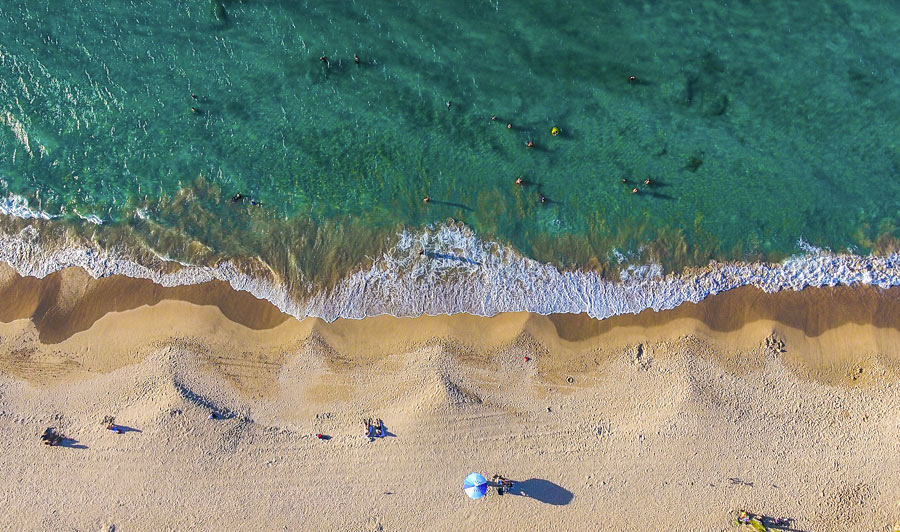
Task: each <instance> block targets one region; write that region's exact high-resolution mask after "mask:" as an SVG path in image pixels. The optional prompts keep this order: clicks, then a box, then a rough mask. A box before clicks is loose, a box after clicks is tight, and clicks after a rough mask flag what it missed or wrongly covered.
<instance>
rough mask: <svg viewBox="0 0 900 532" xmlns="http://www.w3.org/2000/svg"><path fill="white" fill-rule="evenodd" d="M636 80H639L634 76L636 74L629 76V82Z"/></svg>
mask: <svg viewBox="0 0 900 532" xmlns="http://www.w3.org/2000/svg"><path fill="white" fill-rule="evenodd" d="M635 81H637V78H636V77H634V76H628V83H634V82H635Z"/></svg>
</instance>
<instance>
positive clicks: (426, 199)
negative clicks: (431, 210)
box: [422, 196, 431, 203]
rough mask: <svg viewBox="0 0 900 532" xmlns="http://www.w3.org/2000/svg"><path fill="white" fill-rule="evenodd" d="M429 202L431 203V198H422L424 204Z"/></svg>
mask: <svg viewBox="0 0 900 532" xmlns="http://www.w3.org/2000/svg"><path fill="white" fill-rule="evenodd" d="M429 201H431V198H429V197H428V196H425V197H424V198H422V202H424V203H428V202H429Z"/></svg>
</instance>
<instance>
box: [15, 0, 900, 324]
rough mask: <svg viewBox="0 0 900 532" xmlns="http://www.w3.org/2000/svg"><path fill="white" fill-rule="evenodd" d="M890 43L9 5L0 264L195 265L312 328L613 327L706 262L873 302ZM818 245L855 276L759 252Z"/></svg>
mask: <svg viewBox="0 0 900 532" xmlns="http://www.w3.org/2000/svg"><path fill="white" fill-rule="evenodd" d="M897 28H900V10H897V9H896V5H895V4H894V3H892V2H888V1H881V2H879V1H853V2H849V1H848V2H823V3H812V2H775V1H772V2H740V3H738V2H727V3H726V2H713V1H703V2H681V1H671V2H653V1H647V2H596V1H584V0H579V1H568V2H566V1H563V2H532V1H518V2H508V1H503V0H494V1H488V0H485V1H477V2H476V1H453V2H450V1H444V0H436V1H433V2H424V3H423V2H383V1H366V2H354V1H332V2H303V1H286V0H285V1H264V0H244V1H229V0H212V1H209V0H202V1H197V2H175V1H155V2H151V1H121V2H95V1H87V0H82V1H78V0H75V1H66V2H63V1H58V0H50V1H47V2H29V1H26V0H6V1H5V2H3V3H2V4H0V213H3V217H2V220H0V227H2V228H3V229H4V231H5V234H6V235H7V236H6V239H5V240H4V241H3V242H5V244H3V245H4V246H5V251H2V250H0V255H2V256H3V257H5V260H8V261H10V262H13V263H14V264H15V265H16V266H17V268H18V269H20V271H24V272H31V271H32V270H33V271H39V272H45V271H47V270H48V269H53V268H58V267H62V266H65V265H69V264H80V265H83V263H85V262H91V264H90V268H89V269H91V271H92V272H93V273H95V274H97V275H106V274H110V273H129V272H137V273H135V274H136V275H142V276H150V277H154V276H156V275H157V274H159V272H169V273H171V270H172V266H171V263H172V262H173V261H176V262H180V263H181V264H182V265H184V266H183V268H186V269H185V270H184V271H185V272H187V271H188V270H187V269H189V268H200V270H190V271H191V272H194V273H191V274H187V273H185V274H184V275H183V276H182V278H178V279H174V278H169V279H168V281H167V282H170V283H175V282H195V281H197V280H198V279H202V278H204V277H203V275H199V274H197V275H195V273H196V272H199V271H206V272H207V273H208V272H209V271H210V270H209V268H213V269H216V268H218V269H216V270H215V273H214V274H209V275H213V276H216V277H219V278H227V279H228V280H230V281H232V282H233V283H232V284H240V285H241V286H242V287H244V288H246V289H251V288H252V290H251V291H254V292H255V293H257V294H258V295H259V294H262V295H264V296H265V297H270V298H272V299H277V300H279V301H280V302H281V303H282V306H290V304H288V303H287V302H289V301H292V302H293V303H294V304H297V305H299V306H298V307H297V309H298V310H296V312H295V313H297V314H307V313H312V314H317V315H322V314H323V313H324V314H327V316H328V317H336V316H340V315H347V316H354V317H358V316H360V315H365V314H372V313H380V312H388V313H391V312H393V313H398V314H410V313H412V314H414V313H418V312H431V313H434V312H455V311H467V312H477V313H491V312H495V311H499V310H523V309H529V310H539V311H547V312H550V311H590V309H591V308H596V306H597V305H598V304H600V303H598V300H599V299H603V302H602V305H606V307H604V308H609V309H612V311H611V313H615V311H616V309H619V308H620V306H618V303H616V302H615V301H613V300H615V299H616V298H620V299H621V298H630V299H631V300H632V303H633V304H632V303H629V304H628V305H625V307H621V308H626V307H627V309H631V310H634V309H637V308H639V307H641V306H659V305H658V302H654V301H656V300H653V298H652V297H651V296H650V295H648V294H649V293H651V292H653V291H654V290H657V289H658V287H656V288H655V286H656V285H653V284H652V283H649V284H648V281H647V279H651V278H652V279H661V278H662V277H661V276H662V275H665V274H668V273H674V274H676V276H683V275H682V274H684V272H685V268H686V267H695V266H706V265H707V264H708V263H709V261H711V260H714V261H717V262H718V263H719V264H720V265H725V266H721V267H719V269H718V270H717V271H719V272H720V275H724V276H725V277H729V278H733V277H734V276H737V277H742V276H743V277H742V278H744V279H746V278H748V276H749V277H753V276H756V277H755V278H759V279H768V281H766V282H770V281H771V279H772V276H770V275H769V274H767V273H766V272H765V270H766V268H768V269H770V270H771V271H772V272H775V273H774V274H772V275H774V276H775V277H778V276H782V277H780V278H781V279H782V281H783V282H781V281H779V282H780V284H779V282H775V284H774V285H772V288H779V287H784V286H797V285H802V284H803V283H806V282H807V280H805V279H801V280H799V281H798V280H797V279H796V278H793V279H792V280H784V276H785V275H786V276H787V277H791V276H792V275H793V276H796V275H810V274H812V277H813V279H812V280H809V281H808V282H811V283H813V284H816V283H818V284H834V283H839V282H856V281H862V282H878V283H880V284H896V282H898V281H900V272H895V271H894V270H895V268H894V263H893V262H892V260H893V259H892V257H894V255H893V252H894V251H895V250H896V249H897V246H896V242H897V237H900V209H898V207H900V78H898V69H900V47H898V46H897V35H898V33H897ZM355 55H356V56H358V58H359V62H358V63H357V62H356V61H355V60H354V56H355ZM323 56H324V57H325V58H327V60H325V61H323V60H321V59H320V58H321V57H323ZM448 102H449V105H448ZM492 117H496V119H494V120H492ZM507 124H510V125H511V127H507ZM554 127H556V128H559V135H552V134H551V129H552V128H554ZM528 141H532V142H533V143H534V147H532V148H529V147H527V144H526V143H527V142H528ZM517 178H521V179H522V183H521V184H518V185H517V184H516V182H515V181H516V179H517ZM647 180H649V184H646V181H647ZM634 189H636V190H637V192H636V193H633V192H632V191H633V190H634ZM237 194H240V198H241V199H240V200H239V201H232V199H233V198H235V196H236V195H237ZM426 196H427V197H428V198H430V201H429V202H428V203H426V202H424V201H423V198H424V197H426ZM541 198H544V201H543V202H542V201H541ZM23 231H24V232H23ZM26 234H27V238H25V237H24V236H23V235H26ZM23 242H25V243H23ZM26 248H27V249H26ZM75 248H78V250H80V251H77V252H76V250H75ZM822 248H824V249H827V250H832V251H834V252H835V253H849V254H851V257H850V258H849V259H846V260H849V261H850V262H852V263H853V266H852V268H851V269H852V271H853V272H855V273H853V274H852V275H849V276H848V275H846V272H845V271H844V270H842V268H845V267H846V264H844V265H843V266H839V267H838V266H833V267H830V268H831V269H828V268H829V267H827V266H822V264H821V262H820V263H816V265H815V266H812V267H810V266H808V265H805V266H803V267H799V266H797V265H796V262H791V263H790V265H789V267H785V266H784V263H783V262H782V261H784V260H785V259H786V258H787V257H790V256H796V255H798V254H800V255H803V254H806V255H809V254H815V253H820V252H819V251H816V249H822ZM811 250H812V251H811ZM420 251H421V252H422V253H421V254H419V252H420ZM79 253H81V254H80V255H79ZM871 253H874V254H876V257H875V258H871V259H864V257H867V256H868V255H869V254H871ZM97 257H102V258H103V259H102V260H99V259H97ZM879 257H880V259H879ZM162 259H164V260H165V261H168V262H169V263H170V264H168V265H166V264H163V263H162V262H161V260H162ZM532 259H533V260H532ZM841 260H844V259H841ZM866 260H873V261H876V262H877V260H882V262H881V263H878V264H879V265H878V266H877V267H874V269H875V270H878V271H879V275H880V276H875V277H877V279H876V278H874V277H866V274H864V273H863V274H860V273H859V272H865V271H871V270H873V266H872V265H871V263H866V262H865V261H866ZM885 260H886V261H888V262H883V261H885ZM126 262H127V263H128V264H129V266H128V267H125V266H123V264H125V263H126ZM26 263H30V264H31V266H28V264H26ZM38 263H40V264H38ZM225 264H227V265H228V267H227V268H225V267H224V266H223V265H225ZM741 264H751V265H753V266H752V268H753V273H752V274H749V273H747V272H744V273H735V271H732V270H728V271H727V272H726V273H721V272H722V271H725V270H722V268H726V269H727V267H739V265H741ZM842 264H843V263H842ZM728 265H730V266H728ZM29 268H31V269H29ZM142 268H143V269H142ZM203 268H207V270H203ZM229 268H230V269H229ZM785 268H788V269H790V268H799V271H800V272H801V273H791V274H785V273H784V272H785ZM823 268H824V270H823ZM226 270H227V271H226ZM688 271H694V270H693V269H690V270H688ZM791 271H793V270H791ZM154 272H156V273H154ZM841 272H844V273H841ZM354 275H356V277H353V276H354ZM360 275H362V277H360ZM684 275H687V274H684ZM860 275H861V276H860ZM229 276H230V277H229ZM236 276H241V279H242V280H241V281H240V282H237V281H235V279H236V278H237V277H236ZM351 277H352V279H351ZM636 278H640V279H642V280H643V281H642V282H644V284H643V285H642V287H641V288H640V289H639V290H644V291H646V292H647V294H640V293H638V294H635V293H634V290H635V289H634V288H631V289H629V290H628V291H627V293H626V292H624V291H621V290H620V291H616V290H615V289H614V287H615V286H620V285H617V284H616V283H622V282H626V281H629V280H631V281H632V282H633V281H634V279H636ZM679 278H681V277H679ZM684 278H685V279H687V277H684ZM263 281H264V282H265V283H267V285H266V286H267V287H268V288H265V289H263V288H260V286H261V285H260V284H259V283H262V282H263ZM660 282H662V281H660ZM760 282H762V281H760ZM254 283H256V284H254ZM392 283H393V284H392ZM560 283H561V284H560ZM572 283H574V284H572ZM691 283H694V285H696V284H697V281H696V280H693V281H692V280H690V279H688V280H687V281H685V283H683V284H682V285H678V286H677V287H675V288H672V287H671V286H670V287H669V288H667V290H669V291H670V292H671V291H672V290H675V291H679V290H681V291H684V290H687V288H685V286H688V287H689V286H691ZM716 283H719V284H716ZM701 284H702V285H703V287H702V288H699V289H697V291H696V293H695V292H691V294H694V295H690V296H686V295H684V294H682V296H683V297H682V298H681V299H692V298H693V299H696V298H697V297H700V295H698V294H702V293H704V291H705V292H715V291H717V290H720V289H726V288H728V287H729V286H732V285H733V284H734V283H732V284H729V282H727V281H726V280H723V279H719V278H713V279H710V278H705V280H704V281H702V283H701ZM276 285H277V287H280V288H278V290H281V291H282V292H284V293H280V292H279V294H280V295H277V296H276V295H273V294H274V292H275V291H277V290H276V289H275V288H274V287H276ZM775 285H778V286H775ZM767 286H768V285H767ZM404 290H405V292H404ZM688 291H690V290H688ZM557 292H559V293H560V294H562V295H559V297H556V298H555V297H554V295H553V294H554V293H557ZM410 293H412V294H416V295H418V296H419V297H421V298H423V299H424V300H425V301H423V302H420V303H417V304H414V305H411V306H410V304H409V303H408V300H409V299H410V298H409V294H410ZM548 293H549V295H548ZM403 294H405V295H403ZM670 296H672V294H671V293H668V295H667V296H666V298H670ZM672 297H674V299H667V301H675V300H677V299H678V297H675V296H672ZM335 298H337V299H340V301H339V302H335V301H336V299H335ZM535 298H537V299H540V302H539V303H534V302H533V301H531V300H532V299H535ZM598 298H599V299H598ZM647 298H649V299H647ZM645 299H646V300H645ZM354 301H356V302H359V301H368V303H365V304H362V306H359V305H356V304H355V303H354ZM641 301H643V302H641ZM329 302H330V303H329ZM329 305H330V306H329ZM629 305H631V306H629ZM323 306H329V309H330V310H329V311H328V312H324V311H322V310H321V309H322V308H323ZM351 307H352V310H350V309H351ZM593 313H594V314H596V315H601V314H604V313H603V312H596V311H595V312H593ZM606 313H607V314H608V313H610V312H606Z"/></svg>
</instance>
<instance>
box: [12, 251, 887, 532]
mask: <svg viewBox="0 0 900 532" xmlns="http://www.w3.org/2000/svg"><path fill="white" fill-rule="evenodd" d="M0 322H2V323H0V479H2V482H0V488H2V489H0V503H2V504H0V507H2V509H3V512H2V514H0V528H3V529H8V530H110V529H115V530H128V531H130V530H167V529H170V530H342V531H343V530H364V531H365V530H386V531H393V530H463V529H481V528H485V529H488V530H640V531H643V530H701V531H705V530H711V531H719V530H723V531H728V530H742V529H741V528H740V527H738V526H737V525H735V524H734V515H735V514H736V512H737V511H738V510H740V509H747V510H749V511H752V512H756V513H763V514H766V515H769V516H777V517H788V518H791V519H793V522H792V525H791V527H790V528H791V529H793V530H804V531H816V532H818V531H830V530H835V531H837V530H842V531H843V530H859V531H869V530H878V531H889V530H892V528H893V527H894V526H896V525H897V524H898V523H900V483H898V481H897V479H898V478H900V459H898V452H900V291H898V290H879V289H874V288H852V289H851V288H834V289H814V290H805V291H802V292H784V293H780V294H763V293H761V292H759V291H758V290H755V289H750V288H748V289H738V290H734V291H731V292H728V293H725V294H721V295H718V296H715V297H711V298H709V299H707V300H706V301H704V302H702V303H700V304H697V305H693V304H686V305H683V306H681V307H679V308H677V309H674V310H672V311H665V312H659V313H655V312H644V313H642V314H640V315H637V316H620V317H616V318H612V319H608V320H604V321H596V320H592V319H589V318H585V317H584V316H572V315H557V316H538V315H530V314H526V313H521V314H505V315H501V316H497V317H494V318H478V317H473V316H466V315H457V316H450V317H447V316H443V317H423V318H416V319H397V318H391V317H378V318H370V319H366V320H361V321H347V320H339V321H337V322H335V323H331V324H326V323H323V322H322V321H320V320H315V319H308V320H304V321H297V320H294V319H293V318H289V317H287V316H284V315H282V314H281V313H280V312H278V311H277V309H275V308H274V307H272V306H271V305H269V304H267V303H265V302H262V301H259V300H256V299H255V298H253V297H251V296H248V295H246V294H241V293H236V292H234V291H232V290H230V289H229V288H228V287H227V286H226V285H224V284H221V283H218V284H217V283H210V284H207V285H201V286H195V287H182V288H162V287H159V286H155V285H153V284H152V283H149V282H146V281H139V280H133V279H125V278H115V277H114V278H108V279H103V280H99V281H98V280H92V279H90V278H88V277H87V276H86V275H85V274H84V273H83V272H81V271H80V270H66V271H63V272H59V273H57V274H54V275H52V276H50V277H48V278H46V279H43V280H37V279H27V278H26V279H23V278H20V277H18V276H17V275H16V274H15V273H14V272H12V271H11V270H10V269H9V268H8V267H5V266H0ZM525 357H528V358H529V360H527V361H526V359H525ZM212 411H215V412H218V413H220V414H222V415H223V416H224V419H218V420H210V419H207V417H208V415H209V413H210V412H212ZM105 415H114V416H115V417H116V421H117V422H118V423H119V424H121V425H123V426H126V427H130V428H132V429H134V430H129V431H128V432H126V433H124V434H115V433H113V432H110V431H108V430H105V428H104V427H103V426H102V425H101V423H100V420H101V419H102V418H103V417H104V416H105ZM370 416H371V417H378V418H381V419H383V420H384V421H385V424H386V427H387V430H388V431H389V433H390V435H389V436H387V437H385V438H383V439H376V440H375V441H369V440H368V439H367V438H365V437H364V436H363V427H362V423H361V420H362V419H363V418H364V417H370ZM48 426H55V427H58V428H59V429H60V430H61V431H62V432H63V433H64V434H65V435H67V436H69V437H70V438H72V440H71V441H69V442H68V443H67V445H65V446H61V447H47V446H44V445H41V444H40V442H39V441H38V436H39V435H40V434H41V432H43V430H44V428H46V427H48ZM317 433H323V434H326V435H328V436H330V439H329V440H327V441H326V440H319V439H317V438H316V437H315V435H316V434H317ZM471 471H482V472H487V473H490V474H493V473H501V474H503V475H505V476H507V477H509V478H511V479H513V480H514V481H516V482H517V488H516V489H514V492H513V493H510V494H507V495H503V496H499V495H497V494H496V493H489V494H488V496H487V497H485V498H484V499H482V500H479V501H472V500H469V499H468V498H467V497H466V496H465V495H464V493H463V491H462V480H463V478H464V477H465V476H466V474H468V473H469V472H471Z"/></svg>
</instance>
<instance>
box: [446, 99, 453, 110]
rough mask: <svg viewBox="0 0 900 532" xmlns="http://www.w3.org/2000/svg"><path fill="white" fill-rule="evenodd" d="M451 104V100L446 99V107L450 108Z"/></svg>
mask: <svg viewBox="0 0 900 532" xmlns="http://www.w3.org/2000/svg"><path fill="white" fill-rule="evenodd" d="M451 105H453V102H451V101H450V100H447V109H450V106H451Z"/></svg>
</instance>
